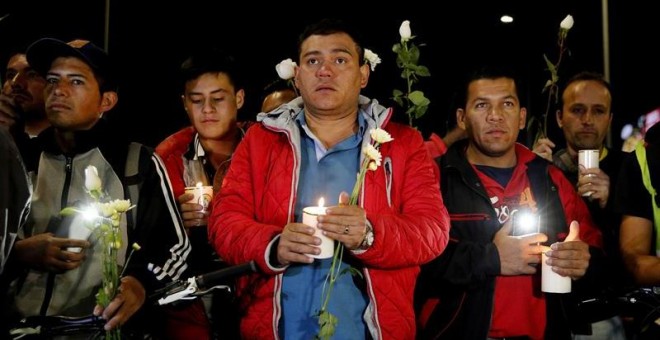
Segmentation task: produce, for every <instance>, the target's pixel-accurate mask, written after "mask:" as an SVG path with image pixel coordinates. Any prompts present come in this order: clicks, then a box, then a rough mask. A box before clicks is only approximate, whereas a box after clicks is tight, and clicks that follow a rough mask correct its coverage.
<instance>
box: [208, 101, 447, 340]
mask: <svg viewBox="0 0 660 340" xmlns="http://www.w3.org/2000/svg"><path fill="white" fill-rule="evenodd" d="M360 104H361V106H360V113H361V114H363V115H364V117H365V118H366V121H367V123H368V125H369V129H370V128H375V127H382V128H384V129H385V130H386V131H388V132H389V133H390V134H391V135H392V137H393V138H394V140H393V141H392V142H389V143H385V144H383V145H382V146H381V149H380V150H381V153H382V155H383V165H382V166H380V167H379V168H378V169H377V170H376V171H375V172H372V171H369V172H368V173H367V175H366V179H365V184H364V186H363V188H364V191H363V195H362V197H361V205H362V206H363V207H364V209H365V210H366V212H367V218H368V220H369V222H370V223H371V225H372V226H373V229H374V235H375V242H374V244H373V246H372V247H370V248H369V249H368V250H367V251H365V252H362V253H354V254H353V255H354V256H355V257H356V258H357V259H359V261H361V263H362V264H363V265H364V267H363V274H364V276H365V279H366V282H367V293H368V295H369V299H370V303H369V305H368V307H367V310H366V312H365V319H366V320H367V325H368V328H369V331H370V333H371V335H372V337H373V338H374V339H414V337H415V317H414V312H413V307H412V299H413V289H414V286H415V280H416V278H417V275H418V273H419V265H421V264H423V263H425V262H428V261H430V260H431V259H433V258H434V257H436V256H437V255H438V254H440V253H441V252H442V251H443V250H444V248H445V246H446V245H447V240H448V231H449V218H448V215H447V211H446V209H445V206H444V204H443V202H442V198H441V196H440V191H439V185H438V180H437V177H436V176H434V174H433V166H432V163H431V160H430V158H429V155H428V152H427V151H426V149H425V148H424V143H423V140H422V138H421V136H420V134H419V133H418V132H417V131H414V130H413V129H411V128H409V127H407V126H403V125H399V124H396V123H389V124H388V123H387V121H388V119H389V116H390V114H391V110H386V109H385V108H384V107H382V106H380V105H378V103H377V102H376V101H370V100H368V99H367V98H365V97H361V98H360ZM289 105H290V106H285V107H283V108H282V109H281V111H278V112H275V113H270V114H265V113H264V114H260V116H259V117H258V119H259V120H260V121H261V122H262V124H257V125H255V126H254V127H252V128H251V129H250V130H248V132H247V134H246V136H245V138H244V139H243V141H242V143H241V144H240V145H239V146H238V148H237V149H236V152H235V154H234V159H233V161H232V164H231V167H230V169H229V172H228V174H227V176H226V177H225V181H224V183H223V186H222V190H221V193H220V195H219V196H218V199H216V200H214V202H213V203H214V209H213V213H212V216H211V218H210V223H209V239H210V240H211V241H212V242H213V244H214V246H215V249H216V250H217V252H218V254H219V255H220V256H221V257H222V258H223V259H224V260H225V261H227V262H229V263H233V264H237V263H243V262H247V261H250V260H254V261H256V262H257V264H258V266H259V268H260V270H261V273H260V274H255V275H252V276H250V277H247V278H243V279H242V280H241V282H240V284H239V290H238V294H239V297H240V298H241V301H242V305H243V307H244V308H246V314H245V316H244V317H243V319H242V322H241V333H242V336H243V337H244V338H246V339H274V338H277V337H278V329H277V328H278V322H279V319H280V317H281V305H280V292H281V283H282V273H283V271H284V270H285V269H286V268H275V267H272V266H271V265H270V263H269V259H268V258H269V252H270V247H271V245H272V244H273V240H274V238H275V237H277V236H278V235H279V234H280V233H281V231H282V229H283V227H284V226H285V225H286V224H287V223H289V222H292V220H293V216H294V211H293V208H294V206H295V200H296V192H297V186H298V176H299V170H300V132H299V131H298V126H297V125H296V122H295V116H296V114H297V113H298V112H300V110H301V109H302V104H301V100H300V98H299V99H298V100H297V101H294V102H292V103H289ZM370 142H371V138H370V136H369V134H365V136H364V139H363V143H365V145H366V143H370Z"/></svg>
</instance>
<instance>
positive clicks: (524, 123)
mask: <svg viewBox="0 0 660 340" xmlns="http://www.w3.org/2000/svg"><path fill="white" fill-rule="evenodd" d="M525 126H527V109H526V108H524V107H521V108H520V121H519V122H518V130H522V129H524V128H525Z"/></svg>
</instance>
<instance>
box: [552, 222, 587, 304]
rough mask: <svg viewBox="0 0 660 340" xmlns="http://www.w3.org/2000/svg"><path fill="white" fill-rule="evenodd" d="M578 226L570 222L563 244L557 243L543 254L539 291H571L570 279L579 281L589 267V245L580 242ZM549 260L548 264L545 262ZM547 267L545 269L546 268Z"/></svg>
mask: <svg viewBox="0 0 660 340" xmlns="http://www.w3.org/2000/svg"><path fill="white" fill-rule="evenodd" d="M579 234H580V224H579V223H578V222H577V221H573V222H571V226H570V233H569V234H568V236H567V237H566V240H565V241H564V242H557V243H554V244H553V245H552V246H551V249H550V250H548V251H544V252H543V258H542V261H541V263H542V266H543V267H542V273H541V276H542V282H541V290H542V291H544V292H550V293H568V292H570V291H571V288H570V283H571V279H579V278H581V277H582V276H584V274H585V273H586V271H587V268H588V267H589V259H590V258H591V255H590V254H589V245H588V244H586V243H585V242H583V241H582V240H580V235H579ZM548 260H550V264H547V263H546V262H547V261H548ZM546 267H547V268H546Z"/></svg>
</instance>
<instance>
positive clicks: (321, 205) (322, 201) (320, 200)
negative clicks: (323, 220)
mask: <svg viewBox="0 0 660 340" xmlns="http://www.w3.org/2000/svg"><path fill="white" fill-rule="evenodd" d="M324 203H325V200H324V199H323V197H321V198H320V199H319V207H323V204H324Z"/></svg>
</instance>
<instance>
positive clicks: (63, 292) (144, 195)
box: [14, 121, 190, 316]
mask: <svg viewBox="0 0 660 340" xmlns="http://www.w3.org/2000/svg"><path fill="white" fill-rule="evenodd" d="M75 138H76V145H77V149H76V150H75V151H73V152H72V153H70V154H63V152H62V151H61V150H60V149H59V147H58V144H57V142H56V140H55V134H54V130H53V128H50V129H47V130H45V131H44V132H42V133H41V134H40V135H39V137H38V140H36V141H35V142H36V145H32V149H31V151H32V154H30V153H29V152H26V153H24V154H25V155H27V157H36V159H30V160H28V161H26V164H33V165H35V166H37V167H35V168H29V169H28V171H30V172H31V173H32V174H33V176H34V177H35V181H34V196H33V199H32V211H31V213H30V216H29V220H28V223H27V224H26V227H25V236H26V237H28V236H30V235H34V234H37V233H44V232H52V233H54V234H55V235H56V236H60V237H68V236H69V230H68V228H69V226H73V225H75V220H74V221H72V222H70V223H67V219H61V218H60V216H59V212H60V210H61V209H62V208H64V207H67V206H73V205H76V204H87V203H91V198H90V197H89V195H88V194H87V193H86V192H85V187H84V182H85V176H84V169H85V168H86V167H87V166H88V165H94V166H96V168H97V169H98V174H99V177H100V178H101V179H102V182H103V190H104V191H105V192H106V193H107V194H108V195H109V197H110V198H112V199H120V198H122V199H123V198H129V195H128V190H127V186H128V185H129V184H130V183H129V182H131V181H139V182H140V184H139V188H140V193H139V200H138V202H132V203H133V204H137V207H136V208H134V209H133V210H131V211H129V212H131V213H135V214H137V216H136V218H135V225H133V226H132V227H129V226H128V224H129V223H131V222H132V221H133V219H132V218H131V217H129V216H126V218H125V219H122V221H121V228H122V230H123V231H124V232H125V234H124V235H123V237H122V239H123V242H122V249H123V252H125V253H127V249H130V245H131V244H132V243H133V242H137V243H138V244H140V246H141V250H140V251H137V252H135V254H134V255H133V257H132V258H131V261H130V263H129V265H128V268H127V269H126V272H125V274H126V275H127V276H128V275H130V276H133V277H135V278H137V279H138V280H139V281H140V282H141V283H142V285H143V286H144V287H145V289H146V290H147V294H149V292H150V291H151V290H152V289H153V288H155V287H157V286H159V285H161V284H162V283H160V282H159V281H164V282H169V281H170V280H171V279H177V278H179V276H180V275H181V274H182V273H183V271H184V270H185V269H186V263H185V262H186V257H187V255H188V253H189V251H190V244H189V242H188V238H187V236H186V233H185V231H184V229H183V226H182V224H181V222H180V217H179V215H178V212H177V210H176V201H175V199H174V196H173V194H172V192H171V189H170V184H169V181H168V180H167V175H166V172H165V167H164V166H163V165H162V162H161V161H160V158H158V156H156V155H155V154H154V152H153V150H152V149H150V148H148V147H144V146H143V147H142V148H141V149H140V156H139V166H138V174H137V175H136V176H134V177H132V178H127V177H125V165H126V160H127V154H128V145H129V143H128V142H127V141H124V140H123V139H122V137H121V134H119V133H113V132H112V131H109V130H108V129H107V128H106V126H105V124H104V123H103V121H101V122H99V123H97V124H96V125H95V126H94V128H92V129H91V130H88V131H80V132H78V133H76V135H75ZM34 151H39V152H34ZM74 218H75V217H74ZM129 221H131V222H129ZM131 224H132V223H131ZM94 235H95V234H94V233H92V236H91V237H90V238H89V241H90V242H91V243H92V247H90V248H89V249H87V250H86V255H87V257H86V259H85V261H84V262H83V264H82V265H81V266H80V267H79V268H76V269H73V270H69V271H67V272H65V273H62V274H57V275H55V274H53V273H49V272H43V271H37V270H26V272H25V275H24V278H23V280H22V281H19V282H18V283H19V284H17V286H16V289H17V292H16V295H15V300H16V301H15V303H14V306H15V307H16V308H17V311H18V312H19V313H20V314H22V315H26V316H31V315H40V314H44V313H45V314H48V315H51V314H60V315H67V316H79V315H86V314H89V313H91V311H92V310H93V308H94V305H95V304H96V302H95V298H94V295H95V294H96V292H97V290H98V287H99V286H100V284H101V267H100V265H101V262H100V259H101V256H100V254H101V252H102V242H100V241H98V239H97V238H96V237H95V236H94ZM120 252H121V250H120ZM120 258H121V257H120ZM150 265H151V266H150ZM150 267H151V270H150V269H149V268H150Z"/></svg>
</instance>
